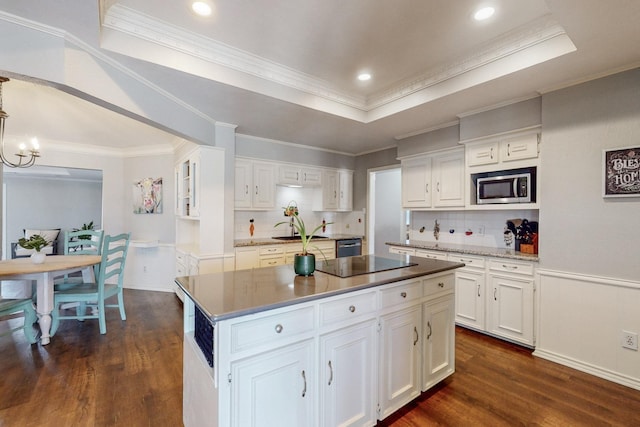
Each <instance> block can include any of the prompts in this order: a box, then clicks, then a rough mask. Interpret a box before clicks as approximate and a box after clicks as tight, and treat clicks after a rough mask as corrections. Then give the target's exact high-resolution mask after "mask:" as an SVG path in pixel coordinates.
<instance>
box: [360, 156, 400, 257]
mask: <svg viewBox="0 0 640 427" xmlns="http://www.w3.org/2000/svg"><path fill="white" fill-rule="evenodd" d="M401 190H402V180H401V174H400V167H399V166H392V167H387V168H380V169H370V170H369V206H368V207H367V209H368V210H369V221H368V229H367V235H368V239H367V240H368V253H369V254H376V255H384V254H387V253H389V248H388V246H387V245H386V242H401V241H403V240H404V239H403V233H405V229H406V214H405V212H404V210H403V209H402V197H401V194H402V191H401Z"/></svg>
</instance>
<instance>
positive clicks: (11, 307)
mask: <svg viewBox="0 0 640 427" xmlns="http://www.w3.org/2000/svg"><path fill="white" fill-rule="evenodd" d="M19 312H23V313H24V324H23V325H22V326H19V327H17V328H12V329H10V330H9V331H6V332H3V333H0V336H4V335H8V334H12V333H14V332H15V331H19V330H20V329H24V335H25V336H26V337H27V341H29V342H30V343H31V344H34V343H35V342H36V340H37V336H36V332H35V330H34V329H33V324H34V323H36V320H38V316H37V315H36V310H35V309H34V308H33V301H32V300H31V298H21V299H0V317H4V316H7V315H9V314H15V313H19Z"/></svg>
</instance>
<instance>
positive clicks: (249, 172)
mask: <svg viewBox="0 0 640 427" xmlns="http://www.w3.org/2000/svg"><path fill="white" fill-rule="evenodd" d="M252 194H253V167H252V165H251V162H246V161H243V160H236V173H235V188H234V195H235V196H234V203H235V205H234V206H235V208H250V207H251V199H252Z"/></svg>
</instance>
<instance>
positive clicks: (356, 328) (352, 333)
mask: <svg viewBox="0 0 640 427" xmlns="http://www.w3.org/2000/svg"><path fill="white" fill-rule="evenodd" d="M376 334H377V323H376V321H375V318H372V319H369V320H367V321H365V322H362V323H359V324H356V325H353V326H349V327H346V328H342V329H339V330H337V331H334V332H331V333H328V334H325V335H322V336H321V337H320V375H319V381H320V382H319V385H320V410H319V416H320V425H321V426H326V427H333V426H371V425H375V424H376V419H377V414H376V407H375V404H374V403H375V390H376V381H375V378H376V372H375V369H376V357H375V356H376V352H375V344H376V342H377V341H376ZM299 425H312V424H299Z"/></svg>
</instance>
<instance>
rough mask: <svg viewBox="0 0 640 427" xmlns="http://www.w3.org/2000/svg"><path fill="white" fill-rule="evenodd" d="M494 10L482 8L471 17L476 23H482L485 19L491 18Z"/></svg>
mask: <svg viewBox="0 0 640 427" xmlns="http://www.w3.org/2000/svg"><path fill="white" fill-rule="evenodd" d="M495 12H496V10H495V9H494V8H492V7H490V6H489V7H483V8H482V9H478V10H477V11H476V13H475V14H474V15H473V18H474V19H475V20H476V21H484V20H485V19H489V18H491V17H492V16H493V14H494V13H495Z"/></svg>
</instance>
